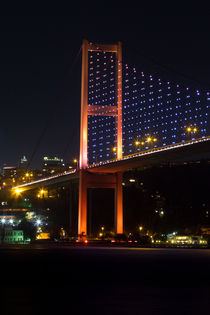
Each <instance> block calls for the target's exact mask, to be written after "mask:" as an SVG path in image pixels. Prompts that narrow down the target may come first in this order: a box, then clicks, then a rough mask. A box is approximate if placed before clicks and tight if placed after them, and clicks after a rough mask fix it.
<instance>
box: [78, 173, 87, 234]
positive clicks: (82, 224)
mask: <svg viewBox="0 0 210 315" xmlns="http://www.w3.org/2000/svg"><path fill="white" fill-rule="evenodd" d="M78 236H79V239H80V240H84V239H86V237H87V174H86V171H84V170H80V175H79V213H78Z"/></svg>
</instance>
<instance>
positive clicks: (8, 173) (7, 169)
mask: <svg viewBox="0 0 210 315" xmlns="http://www.w3.org/2000/svg"><path fill="white" fill-rule="evenodd" d="M16 172H17V167H16V166H7V165H6V164H4V166H3V172H2V175H3V176H4V177H13V176H14V175H15V174H16Z"/></svg>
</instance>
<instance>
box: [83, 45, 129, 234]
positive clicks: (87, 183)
mask: <svg viewBox="0 0 210 315" xmlns="http://www.w3.org/2000/svg"><path fill="white" fill-rule="evenodd" d="M89 51H96V52H97V51H98V52H111V53H113V54H116V67H115V68H116V69H115V71H116V84H115V91H116V105H115V106H102V104H101V105H98V104H97V105H88V52H89ZM92 115H94V116H114V117H115V123H116V130H117V159H121V158H122V45H121V42H118V43H117V44H114V45H104V44H92V43H89V42H88V41H87V40H83V44H82V77H81V119H80V160H79V165H80V180H79V211H78V234H79V235H87V189H88V188H93V187H95V188H97V187H98V188H100V187H101V188H114V189H115V232H116V233H123V199H122V174H121V173H116V174H106V175H105V174H104V175H101V174H96V173H94V174H90V173H89V172H88V171H87V166H88V116H92Z"/></svg>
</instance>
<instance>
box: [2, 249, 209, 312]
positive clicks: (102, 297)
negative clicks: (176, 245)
mask: <svg viewBox="0 0 210 315" xmlns="http://www.w3.org/2000/svg"><path fill="white" fill-rule="evenodd" d="M0 262H1V297H2V302H1V310H2V312H1V314H21V315H22V314H73V315H76V314H99V315H103V314H107V315H108V314H109V315H110V314H121V315H123V314H131V315H135V314H146V315H150V314H161V315H162V314H167V315H169V314H176V315H179V314H199V315H200V314H210V250H209V249H203V250H202V249H158V248H149V249H145V248H144V249H141V248H134V249H132V248H106V247H101V248H100V247H85V246H84V247H67V246H65V247H62V245H61V246H60V247H58V246H51V247H46V246H41V245H37V246H36V245H34V246H33V247H30V246H28V247H27V246H22V247H21V246H16V247H15V246H14V247H8V248H1V247H0Z"/></svg>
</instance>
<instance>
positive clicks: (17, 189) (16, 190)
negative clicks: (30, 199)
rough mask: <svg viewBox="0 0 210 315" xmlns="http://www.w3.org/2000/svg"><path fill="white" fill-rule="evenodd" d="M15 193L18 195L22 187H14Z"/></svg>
mask: <svg viewBox="0 0 210 315" xmlns="http://www.w3.org/2000/svg"><path fill="white" fill-rule="evenodd" d="M14 191H15V194H16V195H17V196H19V195H20V194H21V193H22V192H23V189H21V188H15V190H14Z"/></svg>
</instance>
